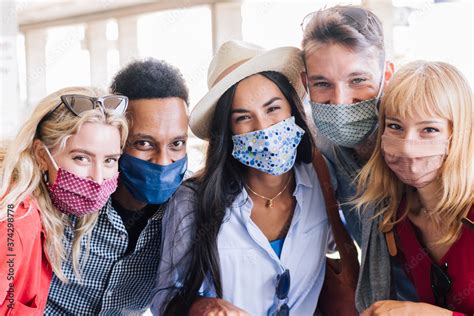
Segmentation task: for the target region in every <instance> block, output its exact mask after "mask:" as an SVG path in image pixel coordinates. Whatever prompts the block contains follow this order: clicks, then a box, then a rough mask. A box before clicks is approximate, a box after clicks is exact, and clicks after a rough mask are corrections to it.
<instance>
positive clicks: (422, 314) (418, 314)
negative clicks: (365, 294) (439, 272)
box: [360, 301, 453, 316]
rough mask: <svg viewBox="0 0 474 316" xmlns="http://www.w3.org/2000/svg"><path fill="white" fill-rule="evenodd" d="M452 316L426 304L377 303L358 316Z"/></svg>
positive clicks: (451, 313)
mask: <svg viewBox="0 0 474 316" xmlns="http://www.w3.org/2000/svg"><path fill="white" fill-rule="evenodd" d="M431 315H439V316H445V315H446V316H452V315H453V312H452V311H450V310H447V309H444V308H441V307H438V306H434V305H431V304H426V303H414V302H400V301H378V302H375V303H374V304H372V305H371V306H370V307H369V308H367V309H366V310H365V311H364V312H363V313H362V314H360V316H431Z"/></svg>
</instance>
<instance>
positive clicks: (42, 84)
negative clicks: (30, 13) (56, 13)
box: [25, 29, 48, 107]
mask: <svg viewBox="0 0 474 316" xmlns="http://www.w3.org/2000/svg"><path fill="white" fill-rule="evenodd" d="M47 39H48V33H47V31H46V30H45V29H38V30H30V31H27V32H25V49H26V94H27V105H28V106H29V107H34V106H35V105H36V104H37V103H38V101H39V100H41V99H42V98H44V97H45V96H46V41H47Z"/></svg>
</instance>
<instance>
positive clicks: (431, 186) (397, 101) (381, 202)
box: [355, 61, 474, 316]
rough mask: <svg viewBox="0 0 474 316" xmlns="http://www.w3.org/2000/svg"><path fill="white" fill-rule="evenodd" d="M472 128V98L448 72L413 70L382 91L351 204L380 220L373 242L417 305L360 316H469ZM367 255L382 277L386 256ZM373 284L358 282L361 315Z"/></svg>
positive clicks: (472, 308)
mask: <svg viewBox="0 0 474 316" xmlns="http://www.w3.org/2000/svg"><path fill="white" fill-rule="evenodd" d="M472 124H473V104H472V91H471V88H470V86H469V84H468V83H467V82H466V80H465V79H464V77H463V76H462V75H461V73H460V72H459V70H457V69H456V68H455V67H453V66H451V65H449V64H446V63H442V62H424V61H417V62H413V63H410V64H408V65H406V66H405V67H403V68H402V69H400V70H399V71H398V72H397V73H396V74H395V75H394V77H393V79H392V81H391V82H390V84H389V85H388V87H387V89H386V91H385V96H384V99H383V101H382V104H381V107H380V118H379V126H380V131H379V136H378V138H377V143H376V147H375V151H374V154H373V155H372V157H371V159H370V160H369V162H368V163H367V165H366V166H365V167H364V168H363V169H362V171H361V173H360V175H359V186H358V192H359V197H358V198H357V199H356V200H355V204H356V206H357V207H358V208H361V209H363V208H364V207H365V206H367V205H376V206H377V207H378V209H379V210H381V211H380V212H379V213H378V214H377V215H376V217H380V219H381V221H380V225H379V227H378V228H377V229H379V231H374V232H372V233H373V234H378V233H384V234H385V238H386V242H387V246H388V249H389V253H390V255H391V260H390V262H395V261H397V262H399V263H401V265H402V266H403V268H404V270H405V272H406V273H407V275H408V276H409V277H410V279H411V281H412V282H413V284H414V286H415V289H416V292H417V295H418V297H419V302H416V303H415V302H401V301H395V300H389V298H390V297H386V298H381V299H378V300H377V302H375V303H373V304H372V305H370V307H368V306H366V307H368V308H367V309H366V310H365V311H364V312H363V313H362V315H364V316H368V315H389V314H390V315H463V314H472V313H474V291H472V290H469V289H472V288H474V281H473V280H474V270H472V266H473V264H474V246H473V245H474V224H473V221H474V208H473V202H474V161H473V155H474V132H473V125H472ZM371 247H372V246H369V249H368V251H369V253H370V255H369V256H368V257H367V258H366V261H367V262H366V264H368V265H369V267H371V268H374V269H379V270H380V271H389V270H384V269H389V268H390V267H378V266H377V265H379V264H380V262H381V261H380V260H379V258H377V257H378V256H381V255H383V254H382V253H376V251H374V250H375V249H371ZM362 273H364V271H363V272H362ZM378 277H379V278H382V279H384V277H385V276H384V275H383V274H382V275H379V276H378ZM366 280H368V282H369V283H367V282H366ZM388 280H390V279H388ZM370 282H371V281H370V275H365V276H364V275H363V276H362V281H361V282H360V283H359V295H360V298H362V300H359V304H361V305H362V303H361V302H364V299H365V303H367V302H368V301H370V300H368V299H367V298H368V297H370V294H369V293H367V292H370V291H368V289H370V287H371V286H372V285H371V283H370ZM386 287H387V288H390V282H387V284H386ZM371 290H372V292H375V291H377V289H375V288H371ZM453 311H454V312H453Z"/></svg>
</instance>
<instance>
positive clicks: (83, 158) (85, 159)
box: [72, 155, 90, 165]
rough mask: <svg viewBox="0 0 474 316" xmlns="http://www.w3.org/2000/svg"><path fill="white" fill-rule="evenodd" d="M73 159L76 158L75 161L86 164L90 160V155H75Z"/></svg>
mask: <svg viewBox="0 0 474 316" xmlns="http://www.w3.org/2000/svg"><path fill="white" fill-rule="evenodd" d="M72 160H74V161H75V162H77V163H79V164H81V165H85V164H87V163H89V162H90V159H89V157H87V156H85V155H75V156H73V157H72Z"/></svg>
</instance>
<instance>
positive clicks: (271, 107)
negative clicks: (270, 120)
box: [267, 105, 280, 113]
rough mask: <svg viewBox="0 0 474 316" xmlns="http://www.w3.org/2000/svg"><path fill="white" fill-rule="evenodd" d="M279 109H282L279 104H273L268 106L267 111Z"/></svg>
mask: <svg viewBox="0 0 474 316" xmlns="http://www.w3.org/2000/svg"><path fill="white" fill-rule="evenodd" d="M279 109H280V106H279V105H272V106H269V107H268V109H267V113H271V112H275V111H276V110H279Z"/></svg>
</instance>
